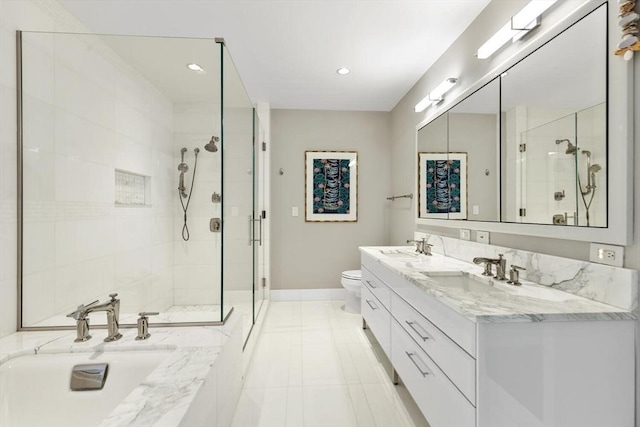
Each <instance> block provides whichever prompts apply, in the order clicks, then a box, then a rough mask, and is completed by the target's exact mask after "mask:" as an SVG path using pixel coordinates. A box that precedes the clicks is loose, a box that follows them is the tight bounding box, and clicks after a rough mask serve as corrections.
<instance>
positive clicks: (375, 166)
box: [270, 110, 391, 289]
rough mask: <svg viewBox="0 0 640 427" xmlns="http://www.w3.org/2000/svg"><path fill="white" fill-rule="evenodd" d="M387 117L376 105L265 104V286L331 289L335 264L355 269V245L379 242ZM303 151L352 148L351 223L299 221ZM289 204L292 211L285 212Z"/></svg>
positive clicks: (336, 278) (335, 283) (385, 191)
mask: <svg viewBox="0 0 640 427" xmlns="http://www.w3.org/2000/svg"><path fill="white" fill-rule="evenodd" d="M389 118H390V115H389V113H381V112H351V111H313V110H272V111H271V144H272V150H271V153H272V157H271V206H272V209H271V212H270V214H271V218H272V225H271V227H272V228H271V233H272V234H271V236H272V243H271V269H272V270H271V275H272V276H271V284H272V289H322V288H339V287H340V273H341V272H342V271H344V270H353V269H359V268H360V253H359V252H358V246H367V245H383V244H385V243H386V241H387V238H386V235H387V232H386V226H385V223H386V221H385V211H386V210H385V209H386V206H387V204H386V203H385V198H386V197H388V196H390V195H391V194H390V193H389V191H390V188H391V185H390V175H389V172H390V170H389V157H390V156H391V151H390V145H389V139H390V135H389V128H390V126H389ZM307 150H311V151H316V150H331V151H357V152H358V221H357V222H355V223H318V222H305V219H304V208H305V205H304V159H305V154H304V153H305V151H307ZM280 168H282V169H284V175H280V174H279V172H278V171H279V170H280ZM292 207H298V210H299V216H298V217H292V216H291V208H292Z"/></svg>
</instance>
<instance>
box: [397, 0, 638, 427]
mask: <svg viewBox="0 0 640 427" xmlns="http://www.w3.org/2000/svg"><path fill="white" fill-rule="evenodd" d="M526 3H528V1H524V0H513V1H500V0H494V1H493V2H491V3H490V4H489V5H488V6H487V8H486V9H485V10H484V11H483V12H482V13H481V14H480V15H479V16H478V18H477V19H476V20H475V21H474V22H473V23H472V24H471V25H470V26H469V28H468V29H467V30H466V31H465V32H464V33H463V34H462V35H461V36H460V37H459V38H458V40H457V41H456V42H455V43H454V44H453V45H452V46H451V47H450V48H449V49H448V50H447V51H446V52H445V54H444V55H443V56H442V57H441V58H440V59H439V60H438V61H437V62H436V63H435V64H434V65H433V66H432V67H431V68H430V69H429V70H428V71H427V72H426V73H425V74H424V76H423V77H422V78H421V79H420V80H419V81H418V82H417V83H416V85H415V86H414V87H413V88H412V89H411V90H410V91H409V92H408V93H407V94H406V95H405V96H404V98H403V99H402V100H401V101H400V102H399V103H398V105H396V107H395V108H394V109H393V110H392V112H391V139H392V142H391V144H392V151H391V152H392V158H391V176H392V192H397V191H402V190H404V189H406V188H409V187H410V186H412V185H413V181H414V179H415V178H414V173H415V172H414V169H413V168H412V167H409V165H412V164H413V162H414V150H415V147H414V144H415V139H414V138H415V127H416V125H417V124H418V123H420V122H421V121H423V120H424V119H425V115H424V114H416V113H414V112H413V106H414V105H415V104H416V103H417V102H418V101H419V100H420V99H421V98H422V97H423V96H424V94H425V93H427V92H428V91H429V90H430V89H431V88H433V87H435V86H436V85H437V84H438V83H440V82H441V81H442V80H444V79H445V78H447V77H454V76H456V75H457V74H458V73H459V72H460V71H461V70H464V73H465V76H467V77H466V79H465V81H464V82H461V84H460V85H459V87H457V88H456V89H455V90H453V91H452V93H450V95H455V94H456V92H457V93H460V92H462V90H464V89H465V88H466V87H468V86H469V85H471V84H472V83H473V82H474V81H476V80H478V79H480V78H481V77H482V76H483V75H484V74H485V73H487V72H489V71H490V70H491V69H492V68H493V67H495V66H497V65H498V64H500V63H501V62H502V61H503V60H504V59H506V58H505V55H506V53H507V52H503V53H501V54H497V55H495V56H494V57H493V58H492V59H491V60H486V61H478V60H477V59H475V58H474V56H473V55H474V52H475V50H476V49H477V48H478V40H486V39H488V37H489V36H490V35H491V34H493V32H494V31H495V30H496V29H497V28H500V27H501V26H502V25H503V24H504V23H505V22H507V21H508V20H509V17H510V16H511V15H513V14H514V13H516V12H517V11H518V10H520V9H521V8H522V7H523V6H524V5H525V4H526ZM580 3H581V2H576V1H571V0H567V1H565V2H562V3H558V4H557V5H556V6H554V9H553V11H554V14H555V15H554V14H550V15H551V16H550V18H554V16H558V15H562V13H561V12H562V11H563V10H572V9H573V8H574V7H575V6H576V5H578V4H580ZM609 7H610V8H611V7H612V8H616V9H617V7H618V5H617V2H615V1H613V0H611V1H610V5H609ZM552 23H553V19H545V22H543V26H544V25H551V24H552ZM506 50H508V49H506ZM609 60H610V61H621V59H620V58H618V57H614V56H613V55H611V56H610V58H609ZM634 66H635V82H636V84H635V87H634V88H632V89H631V90H633V91H634V98H635V111H636V113H635V117H638V111H640V84H639V82H640V54H639V53H638V52H636V54H635V57H634ZM427 112H428V110H427ZM634 138H635V147H636V153H635V159H634V177H633V179H634V184H635V188H634V197H635V199H634V200H635V210H634V213H633V215H634V240H633V243H632V244H631V245H629V246H627V247H626V248H625V263H624V266H625V267H626V268H633V269H640V155H639V154H638V153H639V151H640V149H639V148H638V141H640V125H636V127H635V130H634ZM630 214H631V213H630ZM390 217H391V222H390V232H391V235H390V243H391V244H403V243H404V240H405V239H406V238H407V236H410V235H411V234H412V233H413V231H414V230H415V229H416V228H419V229H421V230H424V231H427V232H429V233H433V234H440V235H445V236H451V237H458V230H457V229H453V228H446V227H416V225H415V224H414V220H413V207H412V206H408V205H404V206H402V207H401V208H398V207H392V209H391V210H390ZM472 237H474V235H473V234H472ZM491 243H493V244H496V245H500V246H507V247H512V248H517V249H524V250H529V251H533V252H540V253H545V254H551V255H557V256H562V257H567V258H573V259H581V260H588V259H589V243H586V242H578V241H571V240H559V239H548V238H539V237H531V236H520V235H513V234H501V233H492V234H491ZM637 334H638V339H637V340H636V343H637V345H640V321H639V324H638V328H637ZM638 351H640V349H639V350H637V351H636V353H638ZM636 362H637V369H636V372H637V373H636V375H637V381H636V384H637V386H636V390H637V391H636V395H637V396H640V357H637V356H636ZM636 426H638V427H640V406H639V407H638V408H637V416H636Z"/></svg>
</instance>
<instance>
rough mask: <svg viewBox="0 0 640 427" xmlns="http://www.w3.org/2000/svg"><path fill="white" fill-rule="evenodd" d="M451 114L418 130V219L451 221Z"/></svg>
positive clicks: (440, 117)
mask: <svg viewBox="0 0 640 427" xmlns="http://www.w3.org/2000/svg"><path fill="white" fill-rule="evenodd" d="M447 134H448V115H447V114H446V113H445V114H443V115H441V116H439V117H438V118H436V119H435V120H433V121H431V122H429V123H428V124H427V125H425V126H424V127H422V128H421V129H420V130H419V131H418V216H419V217H420V218H442V219H447V218H448V217H449V213H450V203H449V189H448V176H449V175H448V163H447V139H448V136H447Z"/></svg>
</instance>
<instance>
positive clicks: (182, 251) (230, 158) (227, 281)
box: [18, 32, 264, 336]
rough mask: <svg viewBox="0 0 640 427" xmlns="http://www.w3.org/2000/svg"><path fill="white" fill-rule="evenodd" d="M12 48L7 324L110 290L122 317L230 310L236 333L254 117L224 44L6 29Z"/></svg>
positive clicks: (243, 288) (64, 320) (249, 275)
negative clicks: (13, 224)
mask: <svg viewBox="0 0 640 427" xmlns="http://www.w3.org/2000/svg"><path fill="white" fill-rule="evenodd" d="M18 58H19V64H20V72H19V75H18V78H19V83H20V85H19V87H21V93H20V105H21V108H20V111H19V122H20V123H19V125H20V126H21V130H22V134H21V138H19V141H18V145H19V149H20V153H21V156H20V160H19V163H20V164H19V177H18V181H19V190H20V191H19V214H20V215H19V221H20V230H21V233H20V234H21V239H20V242H19V245H20V247H19V249H20V250H19V254H20V255H19V256H20V260H19V261H20V264H21V270H20V277H19V296H20V298H19V302H18V304H19V310H18V311H19V316H20V319H19V325H20V329H30V328H39V327H75V321H74V319H71V318H68V317H66V315H67V314H68V313H70V312H72V311H73V310H74V309H75V308H76V307H77V306H78V305H80V304H86V303H89V302H91V301H94V300H96V299H98V300H105V299H107V298H108V294H110V293H118V298H120V300H121V309H120V323H121V324H122V325H123V326H127V325H135V323H136V318H137V313H138V312H142V311H159V312H160V315H159V316H157V317H154V318H152V319H151V324H152V327H153V326H154V324H155V325H160V324H194V323H195V324H211V323H213V322H223V321H224V319H225V318H226V317H227V316H228V315H229V313H230V312H231V311H232V310H237V311H238V312H240V313H243V314H245V315H246V327H245V336H246V335H247V334H248V333H249V331H250V329H251V325H252V323H253V315H254V313H257V312H258V310H259V308H260V305H261V302H262V293H261V292H259V293H257V294H258V295H259V297H258V298H256V300H255V302H254V294H256V292H255V289H254V287H255V288H257V287H258V285H259V283H258V282H259V280H257V277H258V274H259V273H257V271H258V270H259V268H258V266H260V265H262V266H264V262H263V261H261V260H260V259H259V258H258V257H260V256H264V254H263V252H261V251H259V250H256V249H254V246H257V245H258V243H256V242H253V241H252V240H258V239H257V238H256V239H254V238H253V237H254V235H249V234H251V232H252V231H253V229H252V228H253V227H252V228H251V229H249V230H248V227H247V221H249V224H250V225H251V226H253V225H254V224H256V225H255V228H256V229H257V228H258V226H257V222H255V221H253V219H254V218H257V217H258V216H259V215H257V214H256V212H259V211H260V207H259V206H258V198H257V197H255V194H258V193H259V192H260V189H259V188H257V186H258V185H259V184H261V181H260V180H259V177H257V176H255V175H256V173H257V171H259V168H258V167H257V165H255V164H254V162H256V161H257V156H256V155H255V153H254V146H257V145H258V144H255V143H254V140H255V138H257V137H258V136H259V135H260V132H261V130H260V129H261V126H260V123H259V120H258V119H257V117H256V115H255V112H254V108H253V105H252V103H251V101H250V99H249V97H248V95H247V94H246V91H245V90H244V87H243V84H242V82H241V80H240V77H239V75H238V73H237V70H236V68H235V66H234V64H233V61H232V60H231V56H230V54H229V52H228V50H227V48H226V46H225V45H224V41H223V40H222V39H216V40H210V39H184V38H181V39H173V38H163V37H131V36H109V35H90V34H66V33H37V32H20V33H18ZM193 64H198V68H195V67H193ZM194 68H195V69H194ZM223 120H224V129H223V127H222V121H223ZM227 162H228V163H230V164H232V165H233V167H225V163H227ZM239 171H241V172H239ZM247 171H250V173H249V174H247ZM213 194H218V195H222V197H221V201H219V202H213V199H212V195H213ZM231 212H233V215H231ZM211 218H221V219H222V221H221V223H222V227H221V232H216V233H214V232H211V230H210V227H209V224H210V220H211ZM248 233H249V234H248ZM185 236H186V237H187V238H185ZM254 272H256V273H254ZM254 303H255V304H254ZM254 305H255V307H254ZM90 321H91V325H92V326H94V325H103V324H105V323H106V319H105V316H104V314H103V313H95V314H92V315H91V318H90Z"/></svg>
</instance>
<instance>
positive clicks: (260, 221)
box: [254, 215, 262, 246]
mask: <svg viewBox="0 0 640 427" xmlns="http://www.w3.org/2000/svg"><path fill="white" fill-rule="evenodd" d="M254 221H258V224H259V225H260V228H259V232H258V233H259V234H258V244H259V245H260V246H262V215H260V216H259V217H258V219H257V220H254Z"/></svg>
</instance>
